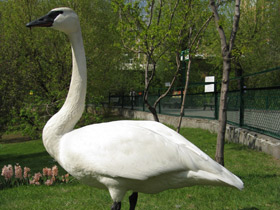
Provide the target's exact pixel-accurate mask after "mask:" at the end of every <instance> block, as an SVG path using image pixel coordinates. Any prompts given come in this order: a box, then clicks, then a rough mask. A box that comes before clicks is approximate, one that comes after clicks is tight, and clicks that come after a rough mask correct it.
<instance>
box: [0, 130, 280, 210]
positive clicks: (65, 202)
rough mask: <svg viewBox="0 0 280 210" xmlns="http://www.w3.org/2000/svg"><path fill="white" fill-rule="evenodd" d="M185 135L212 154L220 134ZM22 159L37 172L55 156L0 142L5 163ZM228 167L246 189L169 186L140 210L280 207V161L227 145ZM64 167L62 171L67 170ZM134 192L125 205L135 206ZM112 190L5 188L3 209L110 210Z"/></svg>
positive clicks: (32, 145)
mask: <svg viewBox="0 0 280 210" xmlns="http://www.w3.org/2000/svg"><path fill="white" fill-rule="evenodd" d="M181 133H182V134H183V135H184V136H185V137H186V138H187V139H189V140H190V141H192V142H193V143H194V144H196V145H197V146H198V147H199V148H201V149H202V150H203V151H204V152H206V153H207V154H208V155H210V156H211V157H212V158H213V157H214V154H215V143H216V135H215V134H211V133H209V132H208V131H204V130H201V129H191V128H183V129H182V130H181ZM15 163H20V165H21V166H28V167H30V168H31V170H32V173H34V172H39V171H41V170H42V168H43V167H46V166H47V167H51V166H53V165H54V164H57V163H55V162H54V160H53V159H52V158H51V157H50V156H49V155H48V153H47V152H46V151H45V149H44V147H43V145H42V142H41V141H40V140H35V141H27V142H22V143H14V144H0V167H2V166H3V165H7V164H13V165H14V164H15ZM225 164H226V167H227V168H228V169H229V170H230V171H232V172H233V173H235V174H236V175H238V176H239V177H240V178H241V179H242V180H243V182H244V184H245V188H244V190H242V191H239V190H236V189H233V188H226V187H211V186H195V187H190V188H183V189H177V190H168V191H165V192H162V193H159V194H155V195H148V194H141V193H140V194H139V199H138V204H137V209H139V210H140V209H141V210H151V209H161V210H170V209H232V210H235V209H240V210H241V209H243V210H245V209H246V210H249V209H251V210H253V209H269V210H270V209H275V210H276V209H280V199H279V198H280V161H279V160H276V159H274V158H273V157H271V156H268V155H266V154H264V153H261V152H257V151H253V150H249V149H247V148H246V147H244V146H242V145H236V144H226V145H225ZM64 173H65V171H63V170H62V169H61V168H60V174H61V175H62V174H64ZM128 196H129V193H128V194H127V195H126V197H125V198H124V200H123V203H122V207H123V209H128V208H129V203H128ZM111 204H112V201H111V198H110V196H109V193H108V192H107V191H105V190H98V189H94V188H90V187H87V186H85V185H82V184H79V183H78V182H77V181H75V180H73V181H72V182H71V183H68V184H57V185H55V186H49V187H48V186H20V187H14V188H6V189H3V190H0V209H36V210H37V209H94V210H99V209H101V210H102V209H106V210H108V209H110V207H111Z"/></svg>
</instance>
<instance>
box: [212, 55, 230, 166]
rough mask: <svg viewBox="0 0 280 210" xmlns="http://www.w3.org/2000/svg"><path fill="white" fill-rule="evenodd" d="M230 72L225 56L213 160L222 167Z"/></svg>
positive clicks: (228, 61) (228, 62)
mask: <svg viewBox="0 0 280 210" xmlns="http://www.w3.org/2000/svg"><path fill="white" fill-rule="evenodd" d="M230 70H231V66H230V58H229V56H227V57H226V58H224V61H223V79H222V85H221V95H220V108H219V129H218V136H217V146H216V155H215V159H216V161H217V162H218V163H220V164H221V165H224V164H225V163H224V144H225V143H224V142H225V132H226V123H227V92H228V86H229V73H230Z"/></svg>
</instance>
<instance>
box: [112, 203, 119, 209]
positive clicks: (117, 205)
mask: <svg viewBox="0 0 280 210" xmlns="http://www.w3.org/2000/svg"><path fill="white" fill-rule="evenodd" d="M120 209H121V202H114V203H113V205H112V207H111V210H120Z"/></svg>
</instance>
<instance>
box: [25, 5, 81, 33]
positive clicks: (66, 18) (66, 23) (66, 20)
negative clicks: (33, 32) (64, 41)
mask: <svg viewBox="0 0 280 210" xmlns="http://www.w3.org/2000/svg"><path fill="white" fill-rule="evenodd" d="M26 27H29V28H32V27H52V28H54V29H56V30H59V31H62V32H64V33H66V34H71V33H74V32H76V31H78V30H79V29H80V22H79V18H78V15H77V14H76V13H75V12H74V11H73V10H72V9H70V8H67V7H61V8H56V9H52V10H51V11H50V12H49V13H48V14H46V15H45V16H42V17H40V18H38V19H37V20H34V21H31V22H30V23H27V24H26Z"/></svg>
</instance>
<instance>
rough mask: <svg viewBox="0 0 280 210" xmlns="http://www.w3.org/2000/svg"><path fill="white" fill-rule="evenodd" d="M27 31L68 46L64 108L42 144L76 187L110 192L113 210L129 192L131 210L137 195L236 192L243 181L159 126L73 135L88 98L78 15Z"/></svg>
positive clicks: (47, 19) (120, 124) (104, 126)
mask: <svg viewBox="0 0 280 210" xmlns="http://www.w3.org/2000/svg"><path fill="white" fill-rule="evenodd" d="M26 26H27V27H35V26H41V27H52V28H54V29H57V30H59V31H62V32H64V33H65V34H67V35H68V37H69V39H70V42H71V47H72V79H71V84H70V88H69V92H68V95H67V98H66V101H65V103H64V105H63V107H62V108H61V109H60V111H59V112H58V113H56V114H55V115H54V116H53V117H52V118H51V119H50V120H49V121H48V122H47V124H46V125H45V127H44V130H43V143H44V146H45V147H46V150H47V151H48V153H49V154H50V155H51V156H52V157H54V158H55V159H56V160H57V161H58V163H59V164H60V165H61V166H62V167H63V168H64V169H65V170H66V171H68V172H69V173H70V174H72V175H73V176H74V177H76V178H77V179H78V180H80V182H82V183H85V184H87V185H90V186H93V187H97V188H105V189H108V190H109V192H110V195H111V197H112V200H113V202H114V203H113V205H112V207H111V209H114V210H117V209H121V201H122V199H123V197H124V195H125V193H126V192H127V191H132V192H134V193H133V194H132V196H130V203H131V205H130V209H134V208H135V205H136V202H137V192H142V193H158V192H161V191H163V190H167V189H175V188H182V187H188V186H192V185H201V184H203V185H226V186H233V187H236V188H238V189H242V188H243V182H242V181H241V180H240V179H239V178H238V177H237V176H235V175H234V174H232V173H231V172H229V171H228V170H227V169H225V168H224V167H222V166H221V165H219V164H218V163H216V162H215V161H214V160H212V159H211V158H210V157H209V156H208V155H206V154H205V153H203V152H202V151H201V150H200V149H198V148H197V147H196V146H194V145H193V144H192V143H190V142H189V141H188V140H186V139H185V138H184V137H182V136H181V135H180V134H178V133H176V132H175V131H173V130H172V129H170V128H168V127H166V126H164V125H163V124H161V123H158V122H154V121H115V122H109V123H100V124H94V125H89V126H85V127H82V128H79V129H75V130H73V128H74V126H75V124H76V123H77V121H78V120H79V119H80V117H81V115H82V113H83V110H84V106H85V96H86V83H87V71H86V70H87V69H86V57H85V52H84V46H83V39H82V33H81V28H80V23H79V19H78V16H77V14H76V13H75V12H74V11H73V10H72V9H70V8H64V7H63V8H56V9H53V10H51V11H50V12H49V13H48V14H47V15H45V16H43V17H41V18H39V19H37V20H35V21H32V22H30V23H28V24H27V25H26Z"/></svg>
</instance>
